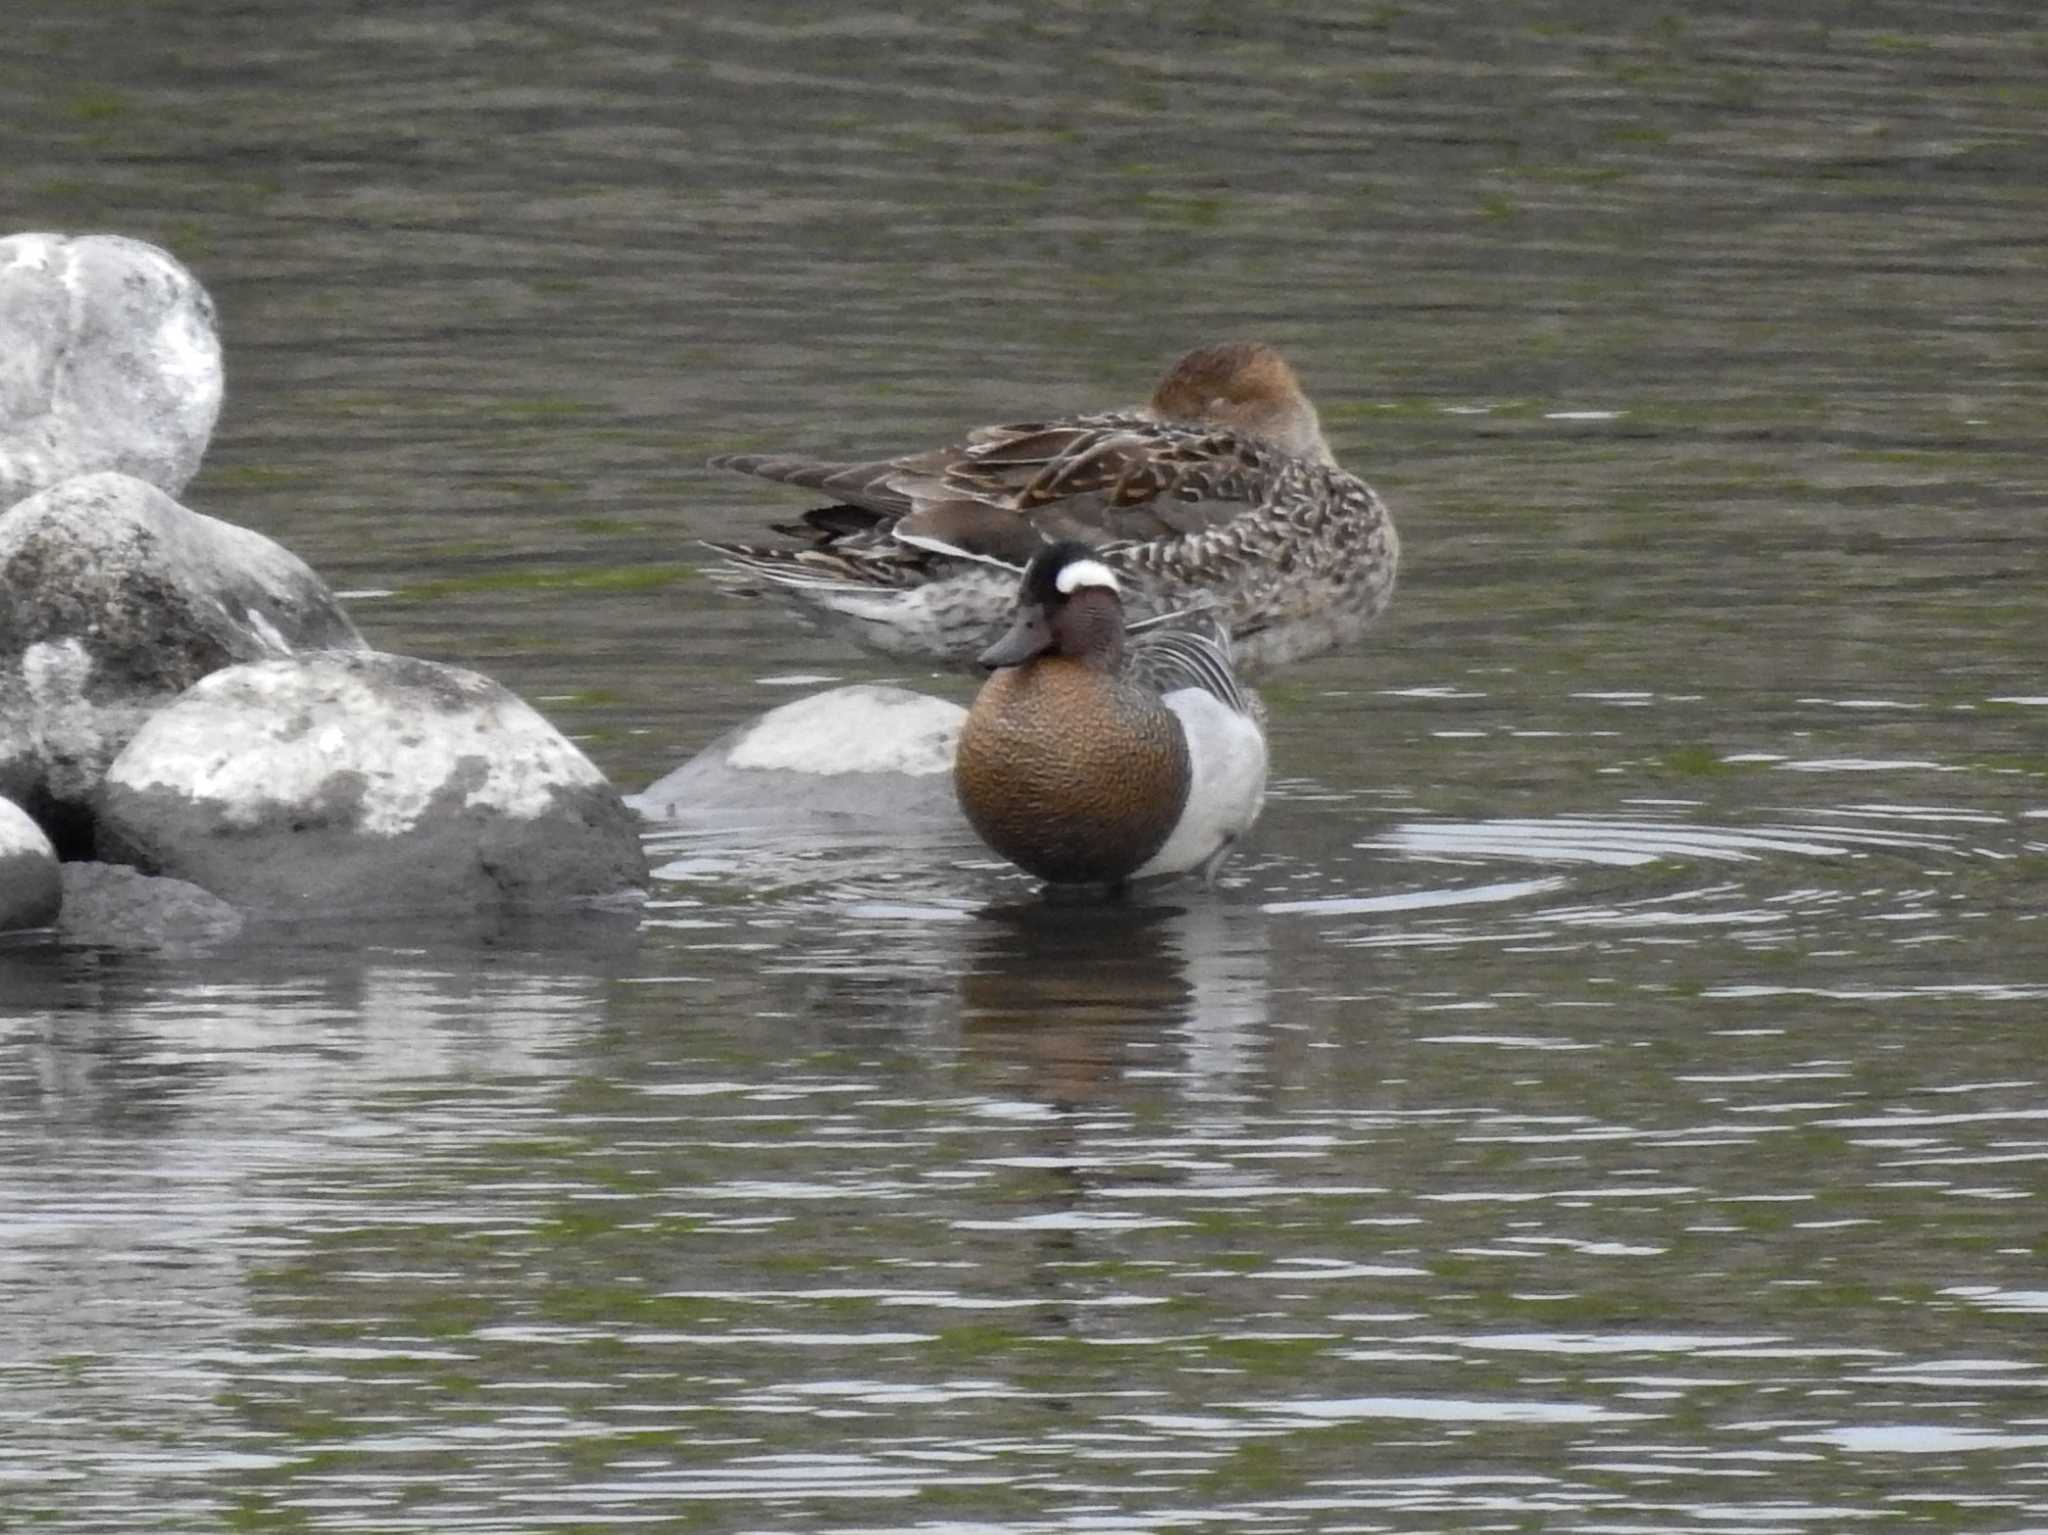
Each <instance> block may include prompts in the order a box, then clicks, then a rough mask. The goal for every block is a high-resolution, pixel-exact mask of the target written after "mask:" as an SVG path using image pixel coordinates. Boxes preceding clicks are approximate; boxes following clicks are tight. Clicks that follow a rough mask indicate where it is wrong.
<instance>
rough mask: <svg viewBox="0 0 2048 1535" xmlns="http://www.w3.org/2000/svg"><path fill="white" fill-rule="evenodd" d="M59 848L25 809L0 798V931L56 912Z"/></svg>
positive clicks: (43, 922) (36, 923)
mask: <svg viewBox="0 0 2048 1535" xmlns="http://www.w3.org/2000/svg"><path fill="white" fill-rule="evenodd" d="M59 893H60V886H59V883H58V877H57V850H56V849H55V848H53V847H52V846H50V839H49V838H48V837H46V836H44V835H43V829H42V828H41V827H40V826H38V825H36V823H35V822H34V821H33V820H32V819H30V817H29V814H28V812H27V811H26V810H23V809H22V808H21V807H20V806H19V805H17V804H15V803H14V801H13V800H11V799H0V933H5V932H12V931H13V930H14V929H16V928H23V927H44V926H47V925H48V924H49V923H50V922H52V921H54V920H55V919H56V916H57V903H58V896H59Z"/></svg>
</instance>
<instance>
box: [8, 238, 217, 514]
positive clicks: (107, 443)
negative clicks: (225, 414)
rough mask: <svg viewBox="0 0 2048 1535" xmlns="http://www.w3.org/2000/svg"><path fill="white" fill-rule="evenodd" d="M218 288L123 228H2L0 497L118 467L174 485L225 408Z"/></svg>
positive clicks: (189, 470) (189, 469)
mask: <svg viewBox="0 0 2048 1535" xmlns="http://www.w3.org/2000/svg"><path fill="white" fill-rule="evenodd" d="M220 401H221V350H220V339H219V337H218V335H217V334H216V332H215V327H214V311H213V300H212V299H210V298H209V297H208V296H207V293H206V290H205V289H204V288H203V287H201V286H200V284H199V280H198V279H197V278H195V277H194V276H193V275H192V274H191V273H190V272H189V271H187V270H186V269H185V268H184V267H183V266H182V265H180V264H179V262H178V261H177V259H176V258H175V257H173V256H172V255H171V254H170V253H169V252H167V251H163V250H159V249H158V248H157V247H156V246H154V245H148V244H145V243H144V242H142V241H140V240H131V239H127V238H125V237H123V236H120V235H76V236H73V235H61V234H17V235H9V236H7V237H6V238H5V239H0V507H4V506H6V505H8V504H10V503H11V502H14V501H18V500H20V499H21V498H22V497H23V496H27V495H32V494H34V493H35V492H36V491H39V490H43V489H46V488H47V487H49V486H52V485H56V484H59V483H61V482H62V481H64V480H68V479H70V478H71V477H72V476H74V475H80V474H91V473H94V472H95V471H98V470H103V469H115V470H119V471H120V472H122V473H123V474H130V475H134V476H135V477H136V478H137V479H141V480H146V481H148V482H149V483H150V484H152V485H155V486H157V487H159V488H160V489H162V490H166V491H169V492H170V493H171V494H173V495H175V494H177V493H178V492H179V491H180V490H182V489H183V488H184V487H185V483H186V481H188V480H190V479H191V478H192V476H193V474H194V473H196V472H197V471H198V468H199V461H200V458H201V456H202V455H203V454H204V453H205V452H206V444H207V441H208V439H209V438H210V437H211V436H212V435H213V425H214V420H215V418H216V417H217V416H218V415H219V414H220Z"/></svg>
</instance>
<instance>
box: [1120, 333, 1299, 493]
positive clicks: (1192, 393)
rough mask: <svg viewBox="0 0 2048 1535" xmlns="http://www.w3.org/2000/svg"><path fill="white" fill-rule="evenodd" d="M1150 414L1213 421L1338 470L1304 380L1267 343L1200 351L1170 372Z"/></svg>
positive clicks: (1241, 343) (1225, 344)
mask: <svg viewBox="0 0 2048 1535" xmlns="http://www.w3.org/2000/svg"><path fill="white" fill-rule="evenodd" d="M1150 409H1151V412H1152V414H1153V415H1155V416H1157V417H1158V418H1159V419H1160V420H1162V421H1195V422H1209V423H1212V424H1214V425H1216V426H1223V427H1228V428H1229V429H1230V430H1232V431H1234V432H1242V433H1244V434H1245V435H1246V436H1248V437H1257V438H1260V439H1262V440H1263V441H1266V442H1269V443H1271V444H1272V445H1273V446H1274V447H1276V448H1278V449H1280V450H1281V451H1282V452H1283V453H1288V454H1291V455H1293V456H1294V457H1296V458H1305V459H1308V460H1310V461H1311V462H1313V463H1318V464H1325V465H1329V466H1331V467H1335V465H1336V460H1335V459H1334V458H1333V457H1331V454H1330V445H1329V444H1328V443H1327V442H1325V441H1324V440H1323V425H1322V422H1321V420H1320V419H1319V418H1318V417H1317V415H1316V408H1315V406H1313V405H1311V404H1310V403H1309V398H1308V394H1307V392H1306V391H1305V390H1303V388H1302V387H1301V380H1300V379H1299V378H1297V377H1295V374H1294V369H1293V368H1292V367H1290V366H1289V365H1288V362H1287V359H1286V358H1284V357H1282V356H1281V355H1280V353H1279V352H1278V351H1277V350H1275V349H1274V348H1272V347H1270V346H1268V345H1266V343H1265V342H1263V341H1224V342H1219V343H1217V344H1216V345H1214V346H1201V347H1196V348H1195V350H1193V351H1192V352H1190V353H1188V354H1187V356H1185V357H1183V358H1181V360H1180V361H1179V362H1177V363H1175V364H1174V365H1173V366H1172V367H1170V368H1168V369H1167V370H1166V376H1165V377H1164V378H1162V379H1160V381H1159V387H1158V388H1157V389H1155V390H1153V391H1152V403H1151V406H1150Z"/></svg>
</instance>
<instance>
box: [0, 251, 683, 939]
mask: <svg viewBox="0 0 2048 1535" xmlns="http://www.w3.org/2000/svg"><path fill="white" fill-rule="evenodd" d="M220 398H221V368H220V346H219V343H218V341H217V339H216V337H215V333H214V325H213V305H212V302H211V301H210V300H209V299H208V298H207V295H206V293H205V290H204V289H203V288H201V287H200V285H199V284H198V282H197V281H196V280H195V279H194V278H193V277H192V276H191V274H190V273H188V272H187V271H186V270H185V269H184V268H183V267H182V266H180V265H179V264H178V263H177V262H176V261H175V260H174V259H173V258H171V257H170V256H168V255H167V254H166V253H164V252H163V251H160V250H157V249H156V248H154V247H153V246H148V245H144V244H141V243H140V242H137V241H134V240H126V239H120V238H116V237H110V236H85V237H80V238H68V237H64V236H58V235H40V234H39V235H16V236H13V237H10V238H7V239H0V931H5V930H9V929H13V928H23V927H37V926H46V925H50V924H52V923H53V922H54V923H56V924H57V925H58V928H59V931H60V932H61V933H62V934H63V935H64V936H65V937H66V938H67V939H77V940H80V941H92V942H116V943H118V942H153V941H160V940H161V939H162V938H163V937H164V935H181V936H186V937H190V936H217V935H219V934H221V933H224V932H231V931H233V930H234V929H235V928H236V927H238V926H239V925H241V923H242V922H243V921H245V920H248V919H253V918H260V917H269V916H278V915H283V916H288V917H290V918H293V919H295V920H305V919H307V918H319V917H324V916H327V915H330V914H346V915H350V916H365V915H367V916H379V917H382V916H406V915H408V914H415V913H416V914H421V915H436V914H439V915H448V916H454V917H461V918H469V917H472V916H474V915H475V914H476V913H478V912H480V911H481V912H489V911H504V912H507V913H512V912H533V911H536V910H546V909H550V908H560V907H564V906H570V905H578V904H589V903H593V902H597V903H602V902H606V901H618V900H629V899H631V898H633V897H634V896H636V895H637V894H638V893H639V892H640V891H642V890H643V889H644V888H645V884H646V878H647V876H646V865H645V861H644V858H643V856H642V854H641V851H640V845H639V839H638V836H637V832H636V828H635V825H634V821H633V817H632V815H631V813H630V812H629V811H628V810H627V809H626V807H625V804H624V802H623V801H622V800H621V799H620V797H619V795H618V794H617V792H616V791H615V790H614V789H613V788H612V787H611V785H610V784H608V783H607V782H606V781H605V779H604V777H603V775H602V774H600V773H599V772H598V770H597V769H596V768H595V767H593V766H592V765H591V763H590V761H589V759H588V758H586V757H585V756H584V755H583V754H582V753H581V752H580V751H578V750H577V749H576V747H575V746H573V745H572V744H570V742H569V741H567V740H566V739H565V738H563V737H562V736H561V735H560V734H559V733H558V732H557V731H556V730H555V729H554V728H553V727H552V726H551V725H549V724H548V723H547V722H546V721H545V720H544V719H542V718H541V717H540V716H539V715H538V714H536V713H535V712H534V711H533V710H532V709H531V708H529V707H528V706H527V705H526V704H524V703H522V702H521V701H520V700H519V699H517V698H515V697H514V696H513V695H512V694H510V693H508V692H507V691H506V690H505V689H503V688H502V687H499V686H498V685H497V684H496V683H493V682H491V681H489V680H488V679H486V678H484V677H480V676H478V675H476V674H475V673H473V672H467V671H463V670H461V669H459V668H455V667H449V666H442V665H438V664H435V663H432V662H427V661H419V660H414V659H411V658H409V657H404V656H394V655H384V654H379V653H377V652H374V651H372V650H370V649H368V648H367V647H366V646H365V644H364V642H363V638H362V636H361V635H360V634H359V633H358V632H357V630H356V627H355V625H354V624H353V623H352V622H351V621H350V619H349V616H348V614H347V613H346V612H345V611H343V609H342V607H341V604H340V603H339V602H338V601H337V600H336V598H335V596H334V594H333V592H331V591H330V590H329V589H328V588H327V586H326V584H325V583H324V582H322V581H321V580H320V578H319V577H318V576H317V575H316V574H315V573H314V572H313V571H312V570H310V569H309V568H308V567H307V566H306V565H305V564H304V563H303V562H302V561H300V560H299V559H298V558H296V557H295V556H294V555H292V554H291V553H290V552H289V551H287V550H285V549H283V548H282V547H280V546H279V545H277V544H276V543H274V542H272V541H271V540H270V539H267V538H265V537H263V536H262V535H261V534H259V533H255V532H252V531H251V530H249V529H247V528H240V527H236V526H234V525H233V524H230V523H226V522H222V521H220V520H218V519H216V518H212V517H208V516H205V515H203V514H201V513H199V512H195V511H192V510H190V509H188V508H186V507H184V506H182V505H180V504H179V503H178V502H177V501H176V500H174V499H173V495H174V494H175V493H176V492H177V491H178V490H180V489H181V488H182V487H183V486H184V484H185V482H186V481H187V480H188V479H190V478H191V476H192V474H193V473H194V471H195V470H196V469H197V467H198V464H199V460H200V456H201V454H202V453H203V452H204V450H205V446H206V442H207V439H208V437H209V436H210V434H211V431H212V427H213V422H214V418H215V415H216V413H217V412H218V410H219V407H220ZM60 857H61V858H63V859H66V860H81V861H79V862H66V863H65V864H64V865H63V867H62V868H61V869H60V867H59V859H60ZM92 857H97V858H98V859H100V860H104V862H99V863H93V862H84V861H82V860H86V859H88V858H92ZM110 865H111V866H110Z"/></svg>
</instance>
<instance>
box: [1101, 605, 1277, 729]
mask: <svg viewBox="0 0 2048 1535" xmlns="http://www.w3.org/2000/svg"><path fill="white" fill-rule="evenodd" d="M1124 673H1125V675H1126V676H1129V677H1130V678H1132V679H1133V680H1134V681H1136V682H1139V683H1142V684H1143V685H1144V686H1146V687H1148V688H1150V689H1152V690H1153V691H1154V692H1156V693H1158V694H1160V695H1161V696H1162V697H1163V696H1165V695H1166V694H1169V693H1178V692H1180V691H1182V690H1183V689H1186V688H1199V689H1201V690H1202V691H1203V692H1205V693H1210V694H1213V695H1214V696H1215V697H1216V698H1217V699H1219V700H1220V701H1221V702H1223V703H1224V704H1226V705H1228V706H1229V707H1230V708H1231V709H1233V710H1235V711H1236V712H1237V713H1239V714H1242V715H1245V716H1247V717H1248V718H1251V719H1258V718H1260V717H1261V716H1262V715H1263V714H1264V712H1265V711H1264V709H1263V708H1261V707H1260V706H1259V704H1258V703H1257V696H1258V695H1256V694H1255V693H1253V692H1252V691H1251V689H1249V688H1247V687H1246V686H1244V684H1242V683H1241V682H1239V681H1238V680H1237V673H1236V672H1235V670H1233V669H1232V666H1231V661H1230V636H1229V635H1228V634H1227V633H1226V632H1225V631H1224V629H1223V626H1222V625H1221V624H1220V623H1218V622H1217V621H1216V620H1215V619H1214V618H1213V617H1211V616H1210V615H1208V614H1207V613H1195V614H1188V615H1183V616H1181V617H1179V618H1177V619H1176V620H1175V621H1174V623H1173V624H1172V625H1171V626H1168V625H1164V624H1162V625H1160V626H1158V627H1148V628H1146V629H1144V630H1143V631H1142V632H1141V633H1137V634H1133V635H1132V636H1131V638H1130V645H1129V648H1128V649H1127V650H1126V651H1125V653H1124Z"/></svg>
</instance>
